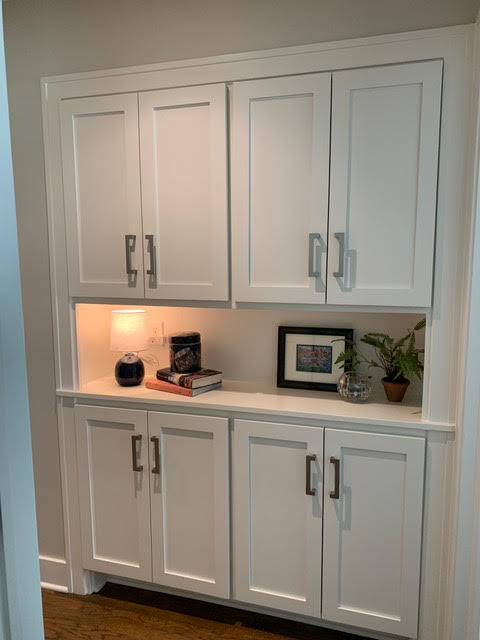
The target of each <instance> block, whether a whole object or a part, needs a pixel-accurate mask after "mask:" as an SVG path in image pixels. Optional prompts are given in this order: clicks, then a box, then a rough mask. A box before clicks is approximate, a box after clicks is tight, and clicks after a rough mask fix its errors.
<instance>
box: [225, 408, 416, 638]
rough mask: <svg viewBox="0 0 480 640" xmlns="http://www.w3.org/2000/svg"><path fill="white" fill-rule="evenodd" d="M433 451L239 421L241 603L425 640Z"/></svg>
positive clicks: (368, 437) (367, 436)
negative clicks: (426, 525) (423, 572)
mask: <svg viewBox="0 0 480 640" xmlns="http://www.w3.org/2000/svg"><path fill="white" fill-rule="evenodd" d="M424 447H425V442H424V440H423V438H415V437H406V436H398V435H386V434H377V433H375V434H371V433H362V432H359V431H344V430H337V429H325V445H324V430H323V429H320V428H318V427H303V426H297V425H284V424H272V423H265V422H256V421H253V420H235V425H234V441H233V464H234V467H233V500H234V526H235V528H234V550H235V554H234V561H235V569H236V570H235V583H234V595H235V597H236V599H238V600H241V601H243V602H248V603H252V604H257V605H262V606H267V607H272V608H275V609H282V610H285V611H292V612H295V613H303V614H307V615H312V616H317V617H321V618H322V619H324V620H328V621H332V622H338V623H343V624H347V625H351V626H355V627H360V628H365V629H371V630H374V631H379V632H384V633H391V634H397V635H401V636H406V637H412V638H413V637H416V635H417V620H418V602H419V589H420V550H421V531H422V501H423V470H424ZM322 517H323V528H322ZM322 531H323V538H322ZM322 540H323V553H322ZM322 555H323V577H322ZM322 585H323V586H322Z"/></svg>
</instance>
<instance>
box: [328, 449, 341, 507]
mask: <svg viewBox="0 0 480 640" xmlns="http://www.w3.org/2000/svg"><path fill="white" fill-rule="evenodd" d="M330 462H331V463H332V464H333V465H334V468H335V488H334V490H333V491H330V498H332V500H338V499H339V498H340V460H339V459H338V458H334V457H333V456H331V458H330Z"/></svg>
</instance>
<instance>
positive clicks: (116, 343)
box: [110, 309, 148, 353]
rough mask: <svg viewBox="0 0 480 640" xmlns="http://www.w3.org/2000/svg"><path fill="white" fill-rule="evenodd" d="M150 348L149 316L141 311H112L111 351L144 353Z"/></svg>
mask: <svg viewBox="0 0 480 640" xmlns="http://www.w3.org/2000/svg"><path fill="white" fill-rule="evenodd" d="M147 348H148V335H147V314H146V313H145V311H143V310H141V309H128V310H121V311H112V322H111V325H110V349H111V350H112V351H121V352H122V353H127V352H129V351H143V350H145V349H147Z"/></svg>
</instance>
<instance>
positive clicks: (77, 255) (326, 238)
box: [60, 60, 443, 307]
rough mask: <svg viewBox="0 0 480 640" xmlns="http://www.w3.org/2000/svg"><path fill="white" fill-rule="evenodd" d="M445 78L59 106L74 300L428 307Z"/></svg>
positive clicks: (282, 86)
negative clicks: (96, 298)
mask: <svg viewBox="0 0 480 640" xmlns="http://www.w3.org/2000/svg"><path fill="white" fill-rule="evenodd" d="M442 64H443V63H442V61H441V60H432V61H427V62H415V63H408V64H401V65H386V66H383V67H369V68H359V69H353V70H346V71H335V72H332V73H330V72H324V73H307V74H303V75H298V76H286V77H274V78H267V79H259V80H246V81H237V82H234V83H232V86H231V87H230V89H229V91H230V101H229V103H230V107H231V109H230V122H231V126H230V149H231V154H230V157H229V155H228V148H229V143H228V140H229V132H228V120H229V114H228V111H229V110H228V107H227V104H228V100H227V91H228V89H227V85H226V84H225V83H217V84H211V85H204V86H194V87H182V88H171V89H160V90H157V91H144V92H140V93H129V94H116V95H107V96H98V97H97V96H93V97H85V98H78V99H77V98H73V99H65V100H62V102H61V107H60V121H61V151H62V168H63V190H64V209H65V228H66V242H67V258H68V281H69V293H70V295H71V296H74V297H82V296H83V297H108V298H115V297H117V298H134V299H135V298H145V299H162V300H199V301H201V300H206V301H226V300H229V298H230V291H229V261H230V259H231V265H232V298H233V300H234V301H236V302H239V303H242V302H250V303H251V302H253V303H294V304H317V305H318V304H325V303H328V304H335V305H338V304H345V305H371V306H396V307H401V306H410V307H428V306H430V305H431V301H432V300H431V298H432V277H433V257H434V238H435V217H436V192H437V167H438V148H439V128H440V105H441V92H442ZM229 168H230V185H231V190H230V193H228V174H229ZM229 199H230V201H231V232H232V234H231V238H229V219H228V209H229ZM230 244H231V256H230V255H229V246H230Z"/></svg>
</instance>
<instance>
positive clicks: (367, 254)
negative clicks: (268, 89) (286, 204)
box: [327, 60, 442, 307]
mask: <svg viewBox="0 0 480 640" xmlns="http://www.w3.org/2000/svg"><path fill="white" fill-rule="evenodd" d="M441 89H442V62H441V61H440V60H436V61H430V62H418V63H414V64H402V65H399V66H385V67H379V68H369V69H355V70H352V71H339V72H335V73H334V74H333V84H332V151H331V182H330V219H329V253H328V293H327V302H328V303H329V304H350V305H379V306H382V305H390V306H417V307H427V306H430V305H431V302H432V272H433V257H434V238H435V215H436V195H437V169H438V141H439V126H440V103H441Z"/></svg>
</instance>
